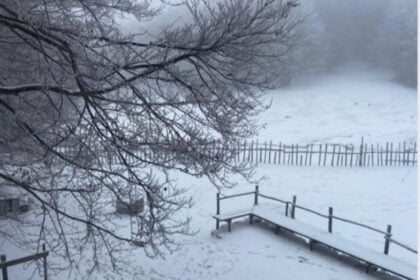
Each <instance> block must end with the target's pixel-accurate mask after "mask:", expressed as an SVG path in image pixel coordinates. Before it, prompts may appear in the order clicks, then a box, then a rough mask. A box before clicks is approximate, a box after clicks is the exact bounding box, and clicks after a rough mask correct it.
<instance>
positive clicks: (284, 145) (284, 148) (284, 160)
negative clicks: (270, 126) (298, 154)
mask: <svg viewBox="0 0 420 280" xmlns="http://www.w3.org/2000/svg"><path fill="white" fill-rule="evenodd" d="M280 149H281V147H280ZM285 164H286V144H283V165H285Z"/></svg>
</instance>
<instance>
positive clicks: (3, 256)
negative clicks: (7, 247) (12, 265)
mask: <svg viewBox="0 0 420 280" xmlns="http://www.w3.org/2000/svg"><path fill="white" fill-rule="evenodd" d="M0 260H1V262H6V255H1V256H0ZM1 272H2V275H3V280H8V279H9V278H8V277H7V267H3V269H2V271H1Z"/></svg>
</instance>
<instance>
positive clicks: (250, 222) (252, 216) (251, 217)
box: [249, 215, 254, 225]
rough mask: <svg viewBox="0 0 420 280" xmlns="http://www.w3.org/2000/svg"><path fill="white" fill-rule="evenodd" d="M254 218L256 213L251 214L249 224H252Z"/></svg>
mask: <svg viewBox="0 0 420 280" xmlns="http://www.w3.org/2000/svg"><path fill="white" fill-rule="evenodd" d="M253 218H254V215H249V224H251V225H252V219H253Z"/></svg>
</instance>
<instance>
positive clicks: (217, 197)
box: [216, 193, 220, 229]
mask: <svg viewBox="0 0 420 280" xmlns="http://www.w3.org/2000/svg"><path fill="white" fill-rule="evenodd" d="M219 214H220V193H217V194H216V215H219ZM216 229H219V220H217V219H216Z"/></svg>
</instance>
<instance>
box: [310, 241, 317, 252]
mask: <svg viewBox="0 0 420 280" xmlns="http://www.w3.org/2000/svg"><path fill="white" fill-rule="evenodd" d="M315 243H316V242H315V241H313V240H309V250H311V251H312V250H313V246H314V244H315Z"/></svg>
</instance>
